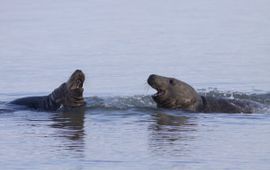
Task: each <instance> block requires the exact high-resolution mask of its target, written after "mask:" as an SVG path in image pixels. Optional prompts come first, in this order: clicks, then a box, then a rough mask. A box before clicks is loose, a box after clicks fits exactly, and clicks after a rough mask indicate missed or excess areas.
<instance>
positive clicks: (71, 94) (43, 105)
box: [11, 70, 85, 111]
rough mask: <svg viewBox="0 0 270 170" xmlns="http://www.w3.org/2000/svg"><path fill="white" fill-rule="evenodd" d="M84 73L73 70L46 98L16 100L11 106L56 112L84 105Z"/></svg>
mask: <svg viewBox="0 0 270 170" xmlns="http://www.w3.org/2000/svg"><path fill="white" fill-rule="evenodd" d="M84 80H85V76H84V73H83V72H82V71H81V70H75V71H74V72H73V73H72V75H71V76H70V78H69V79H68V81H67V82H65V83H63V84H61V85H60V86H59V87H58V88H56V89H55V90H53V92H52V93H50V94H49V95H47V96H32V97H24V98H20V99H16V100H14V101H12V102H11V104H16V105H23V106H26V107H29V108H33V109H37V110H51V111H53V110H57V109H59V108H60V107H65V108H73V107H80V106H83V105H85V102H84V98H83V83H84Z"/></svg>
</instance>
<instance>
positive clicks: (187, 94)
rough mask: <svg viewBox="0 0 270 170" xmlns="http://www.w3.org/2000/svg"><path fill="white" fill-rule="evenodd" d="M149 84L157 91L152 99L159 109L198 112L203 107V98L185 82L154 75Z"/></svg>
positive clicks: (149, 79) (151, 76)
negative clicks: (179, 109)
mask: <svg viewBox="0 0 270 170" xmlns="http://www.w3.org/2000/svg"><path fill="white" fill-rule="evenodd" d="M147 82H148V84H149V85H150V86H151V87H152V88H154V89H156V90H157V93H156V94H154V95H153V96H152V98H153V100H154V101H155V102H156V103H157V106H158V107H161V108H172V109H175V108H181V109H184V110H189V111H198V109H199V108H200V107H201V106H202V105H203V101H202V98H201V97H200V96H199V95H198V93H197V92H196V91H195V90H194V89H193V88H192V87H191V86H190V85H188V84H187V83H185V82H183V81H180V80H177V79H175V78H170V77H163V76H159V75H154V74H152V75H150V76H149V78H148V80H147Z"/></svg>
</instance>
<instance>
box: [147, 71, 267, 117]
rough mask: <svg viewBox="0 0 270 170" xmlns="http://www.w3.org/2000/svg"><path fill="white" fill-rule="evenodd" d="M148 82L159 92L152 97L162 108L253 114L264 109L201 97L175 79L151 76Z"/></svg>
mask: <svg viewBox="0 0 270 170" xmlns="http://www.w3.org/2000/svg"><path fill="white" fill-rule="evenodd" d="M147 82H148V84H149V85H150V86H151V87H153V88H154V89H156V90H157V91H158V93H157V94H156V95H153V96H152V97H153V100H154V101H155V102H156V103H157V106H158V107H161V108H172V109H176V108H179V109H183V110H187V111H193V112H206V113H212V112H216V113H220V112H222V113H253V112H256V111H257V110H259V109H260V108H263V105H262V104H260V103H257V102H254V101H249V100H239V99H226V98H221V97H210V96H200V95H199V94H198V93H197V92H196V91H195V89H193V88H192V87H191V86H190V85H189V84H187V83H185V82H183V81H180V80H177V79H175V78H169V77H163V76H158V75H150V76H149V78H148V80H147Z"/></svg>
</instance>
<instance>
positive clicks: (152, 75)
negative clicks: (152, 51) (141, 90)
mask: <svg viewBox="0 0 270 170" xmlns="http://www.w3.org/2000/svg"><path fill="white" fill-rule="evenodd" d="M156 77H157V75H155V74H151V75H150V76H149V77H148V79H147V83H148V84H149V85H150V86H152V87H153V85H154V84H155V80H156Z"/></svg>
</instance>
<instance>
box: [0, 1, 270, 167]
mask: <svg viewBox="0 0 270 170" xmlns="http://www.w3.org/2000/svg"><path fill="white" fill-rule="evenodd" d="M269 6H270V2H269V1H268V0H257V1H251V0H238V1H233V0H219V1H214V0H205V1H199V0H192V1H187V0H170V1H163V0H148V1H142V0H136V1H131V0H130V1H127V0H118V1H113V0H85V1H80V2H79V1H71V0H65V1H64V0H56V1H55V0H54V1H52V0H45V1H33V0H24V1H19V0H1V6H0V24H1V26H0V35H1V36H0V59H1V63H0V66H1V67H0V77H1V78H2V79H1V83H0V89H1V90H0V139H1V140H0V146H1V147H0V153H1V154H0V165H1V168H2V169H76V170H77V169H117V170H118V169H188V170H192V169H245V170H246V169H265V170H268V169H269V168H270V166H269V164H268V162H269V161H270V160H269V157H270V150H269V148H270V144H269V142H268V141H269V139H270V136H269V134H270V130H269V129H270V123H269V122H270V116H269V109H268V108H265V109H264V110H261V111H258V113H254V114H223V113H214V114H204V113H186V112H183V111H176V110H164V109H157V108H156V106H155V104H154V103H153V101H152V100H151V98H150V96H149V95H151V94H152V93H154V90H152V89H150V87H149V86H148V85H146V79H147V77H148V75H149V74H152V73H156V74H161V75H165V76H173V77H177V78H179V79H181V80H184V81H186V82H188V83H190V84H191V85H192V86H194V87H195V88H196V89H200V91H201V92H202V93H206V94H209V95H213V94H214V95H218V96H220V95H221V96H224V95H225V96H227V97H230V98H231V97H235V98H239V97H240V98H246V97H248V98H250V99H252V100H256V101H258V100H259V101H260V102H263V103H265V104H266V105H269V92H270V88H269V84H270V79H269V77H270V75H269V72H270V69H269V68H270V67H269V65H270V59H269V54H270V48H269V44H270V38H269V37H270V31H269V30H270V22H269V19H270V12H269ZM77 68H79V69H82V70H83V71H84V72H85V73H86V76H87V77H86V78H87V80H86V82H85V96H86V97H87V103H88V104H87V106H86V108H85V109H84V110H72V111H63V110H62V111H57V112H37V111H33V110H25V109H17V108H16V107H13V106H10V105H8V104H7V103H8V102H9V101H11V100H13V99H16V98H19V97H22V96H31V95H45V94H48V93H50V92H51V91H52V90H53V89H54V88H56V87H58V86H59V85H60V84H61V83H62V82H64V81H66V80H67V78H68V77H69V75H70V74H71V73H72V72H73V71H74V70H75V69H77ZM209 91H211V92H209ZM235 92H236V93H235ZM239 94H241V95H240V96H239ZM252 94H256V95H255V96H257V97H255V98H254V96H253V95H252ZM94 96H96V97H94ZM258 96H259V97H258Z"/></svg>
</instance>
